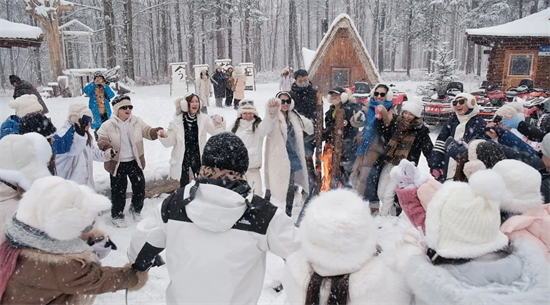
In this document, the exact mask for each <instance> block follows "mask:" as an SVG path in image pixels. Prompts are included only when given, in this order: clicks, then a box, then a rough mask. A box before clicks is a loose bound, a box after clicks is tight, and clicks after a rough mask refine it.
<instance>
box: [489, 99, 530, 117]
mask: <svg viewBox="0 0 550 305" xmlns="http://www.w3.org/2000/svg"><path fill="white" fill-rule="evenodd" d="M523 109H524V108H523V106H522V105H521V104H520V103H518V102H511V103H506V104H504V105H503V106H502V107H500V108H499V109H497V111H496V112H495V115H499V116H507V117H512V116H514V115H517V116H518V117H519V118H520V119H521V120H522V121H524V120H525V114H524V113H523Z"/></svg>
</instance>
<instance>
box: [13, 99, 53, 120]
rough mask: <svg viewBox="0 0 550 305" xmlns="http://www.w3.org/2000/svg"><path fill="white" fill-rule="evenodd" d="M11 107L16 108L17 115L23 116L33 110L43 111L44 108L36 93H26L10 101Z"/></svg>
mask: <svg viewBox="0 0 550 305" xmlns="http://www.w3.org/2000/svg"><path fill="white" fill-rule="evenodd" d="M8 106H10V108H12V109H15V115H17V116H18V117H20V118H22V117H24V116H25V115H27V114H29V113H33V112H38V111H43V110H44V108H43V107H42V105H40V102H38V98H37V97H36V95H34V94H25V95H21V96H20V97H18V98H16V99H14V100H13V101H10V102H9V103H8Z"/></svg>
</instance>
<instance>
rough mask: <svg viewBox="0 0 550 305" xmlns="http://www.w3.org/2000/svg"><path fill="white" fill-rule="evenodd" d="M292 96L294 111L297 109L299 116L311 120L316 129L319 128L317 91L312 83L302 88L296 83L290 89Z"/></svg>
mask: <svg viewBox="0 0 550 305" xmlns="http://www.w3.org/2000/svg"><path fill="white" fill-rule="evenodd" d="M290 95H291V96H292V99H293V100H294V109H296V111H298V113H299V114H301V115H303V116H305V117H306V118H308V119H310V120H311V122H312V123H313V127H314V128H315V127H316V126H317V124H316V123H317V122H316V110H317V89H315V88H313V85H312V84H311V82H310V83H309V85H308V86H307V87H300V86H298V85H296V83H293V84H292V87H291V89H290Z"/></svg>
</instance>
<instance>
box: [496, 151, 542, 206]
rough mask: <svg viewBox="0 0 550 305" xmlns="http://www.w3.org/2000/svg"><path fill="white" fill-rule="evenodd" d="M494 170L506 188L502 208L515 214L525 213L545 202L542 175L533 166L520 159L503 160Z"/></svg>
mask: <svg viewBox="0 0 550 305" xmlns="http://www.w3.org/2000/svg"><path fill="white" fill-rule="evenodd" d="M493 171H495V172H497V173H498V174H499V175H500V176H501V177H502V179H503V180H504V183H505V184H506V190H505V191H504V196H503V197H502V203H501V204H500V209H501V210H504V211H507V212H512V213H515V214H523V213H525V212H527V211H528V210H531V209H534V208H537V207H539V206H541V205H542V204H543V199H542V195H541V193H540V186H541V183H542V177H541V175H540V173H539V172H538V171H537V170H536V169H534V168H533V167H531V166H529V165H527V164H525V163H523V162H521V161H518V160H509V159H508V160H502V161H500V162H498V163H497V164H496V165H495V166H494V167H493Z"/></svg>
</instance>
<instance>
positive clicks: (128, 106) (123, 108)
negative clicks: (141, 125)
mask: <svg viewBox="0 0 550 305" xmlns="http://www.w3.org/2000/svg"><path fill="white" fill-rule="evenodd" d="M119 109H122V110H128V109H130V110H132V109H134V106H132V105H126V106H120V108H119Z"/></svg>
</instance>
